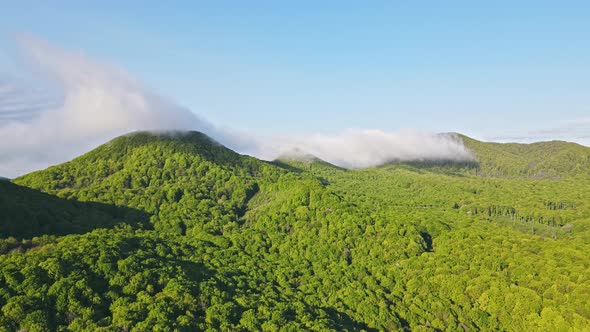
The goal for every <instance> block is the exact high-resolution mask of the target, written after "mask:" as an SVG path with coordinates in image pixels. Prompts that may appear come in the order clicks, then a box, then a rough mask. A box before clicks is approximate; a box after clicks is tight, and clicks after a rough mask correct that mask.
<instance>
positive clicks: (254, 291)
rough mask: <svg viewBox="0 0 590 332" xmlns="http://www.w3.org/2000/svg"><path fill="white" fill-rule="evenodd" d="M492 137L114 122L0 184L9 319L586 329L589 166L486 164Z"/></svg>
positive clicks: (44, 324)
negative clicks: (459, 146)
mask: <svg viewBox="0 0 590 332" xmlns="http://www.w3.org/2000/svg"><path fill="white" fill-rule="evenodd" d="M477 144H480V145H482V146H484V147H485V144H484V143H479V142H477ZM486 144H487V143H486ZM486 149H488V148H487V147H485V148H481V149H480V150H478V149H474V151H475V152H476V154H477V153H478V151H483V150H485V151H488V150H486ZM494 149H496V147H494ZM494 149H491V148H490V149H489V151H492V152H486V153H487V154H484V157H482V158H481V160H483V162H480V161H479V160H478V161H477V162H476V163H468V164H448V163H439V164H436V165H433V164H431V165H425V164H419V163H414V164H391V165H386V166H382V167H377V168H371V169H366V170H356V171H348V170H343V169H340V168H337V167H333V166H331V165H330V164H328V163H325V162H321V161H319V160H315V159H313V158H307V159H306V160H305V161H295V160H282V161H280V162H275V163H266V162H262V161H258V160H256V159H253V158H250V157H246V156H241V155H238V154H236V153H234V152H232V151H230V150H228V149H225V148H224V147H222V146H220V145H218V144H216V143H215V142H213V141H211V140H210V139H208V138H207V137H206V136H204V135H202V134H199V133H189V134H180V133H179V134H175V135H172V136H171V135H155V134H147V133H138V134H133V135H128V136H124V137H120V138H118V139H115V140H113V141H111V142H109V143H107V144H105V145H103V146H101V147H99V148H97V149H96V150H94V151H92V152H90V153H88V154H86V155H84V156H81V157H79V158H77V159H75V160H73V161H71V162H69V163H65V164H62V165H58V166H55V167H51V168H49V169H47V170H45V171H41V172H35V173H32V174H29V175H27V176H24V177H22V178H19V179H16V180H15V181H14V182H15V183H16V184H18V186H17V185H15V184H11V183H5V184H2V183H0V185H1V186H2V187H0V189H1V190H2V192H0V207H2V208H3V210H4V207H7V208H10V209H11V211H12V212H11V213H10V214H6V215H3V216H1V217H0V230H1V231H2V232H3V233H2V236H3V237H5V239H4V240H3V242H1V243H2V245H3V248H5V249H4V251H2V252H3V254H2V255H0V285H1V289H2V291H1V293H0V308H1V311H0V326H2V327H3V328H4V329H6V330H9V331H10V330H18V329H27V330H29V331H45V330H101V329H102V330H109V331H110V330H114V331H117V330H118V331H126V330H136V331H143V330H148V329H149V330H179V331H180V330H207V329H210V330H251V331H257V330H269V331H270V330H279V329H282V330H289V331H290V330H308V329H309V330H322V331H323V330H398V329H404V328H406V329H407V328H409V329H411V330H416V331H420V330H477V329H483V330H498V329H499V330H507V329H511V330H524V329H535V330H568V329H586V328H588V327H589V326H590V305H589V303H588V298H589V297H590V258H589V257H588V255H587V252H588V250H589V249H590V206H589V204H590V201H589V200H588V197H590V174H589V173H588V170H589V169H590V167H587V166H584V165H586V164H584V163H581V162H580V163H579V164H578V165H577V166H575V167H573V168H568V167H569V166H567V167H566V168H564V169H563V170H564V171H563V172H561V170H562V169H560V168H556V167H555V166H554V165H553V164H551V163H546V164H544V165H545V166H541V168H537V167H533V168H526V167H525V168H526V171H522V172H521V170H523V169H525V168H518V167H520V166H518V167H517V168H511V167H512V166H510V165H505V164H504V163H507V162H508V161H507V160H505V159H503V158H504V157H503V156H500V157H498V165H499V166H498V167H499V168H498V170H501V172H502V174H496V175H500V176H499V177H498V176H495V177H492V176H491V175H494V173H493V172H489V171H487V170H489V169H491V168H489V167H488V166H485V165H488V164H489V161H485V160H488V159H489V160H491V159H493V158H494V155H493V151H495V150H494ZM498 149H500V150H501V149H504V146H503V145H500V146H499V148H498ZM508 149H512V147H509V148H508ZM533 149H534V150H536V149H537V148H536V147H533ZM576 149H578V148H577V147H576ZM586 149H587V148H586ZM587 150H590V149H587ZM587 150H584V149H582V152H580V154H579V155H577V156H576V157H575V158H574V159H576V158H577V159H576V160H578V159H579V160H582V159H583V158H586V157H585V156H587V155H588V151H587ZM513 153H515V155H518V156H520V157H519V158H521V159H523V160H524V159H526V158H524V157H522V156H523V155H525V156H528V155H532V156H533V157H530V161H534V160H536V159H535V158H536V157H534V156H537V155H544V154H546V155H547V156H549V157H548V158H546V159H547V160H553V159H552V156H554V154H557V155H561V150H559V151H552V150H548V151H545V152H543V151H540V152H534V153H530V154H529V153H528V152H522V153H520V152H513ZM478 158H479V155H478ZM486 158H487V159H486ZM531 163H532V162H529V164H527V165H530V164H531ZM482 165H484V166H482ZM523 165H524V162H523ZM527 167H528V166H527ZM544 167H545V168H544ZM582 167H586V168H585V170H580V169H581V168H582ZM578 168H580V169H578ZM477 170H479V171H478V172H476V171H477ZM514 170H518V171H514ZM476 174H477V175H476ZM539 174H545V175H547V174H551V176H549V177H546V179H534V178H535V177H541V176H538V175H539ZM555 174H558V175H559V176H553V175H555ZM481 175H486V177H482V176H481ZM517 176H519V177H517ZM558 177H559V178H560V179H559V180H555V179H556V178H558ZM39 191H42V192H39ZM12 192H15V194H13V193H12ZM12 197H15V198H12ZM29 197H32V198H29ZM29 200H30V201H31V206H32V208H31V209H30V210H31V211H33V212H30V213H25V212H22V211H27V208H28V205H27V202H28V201H29ZM86 210H88V217H87V219H86V221H87V223H84V221H85V219H84V211H86ZM35 211H37V212H35ZM39 214H46V215H50V216H51V217H49V218H45V219H39V217H38V215H39ZM103 218H104V219H103ZM27 219H31V220H35V221H34V222H32V221H29V220H27ZM100 220H105V221H104V222H102V223H101V222H100ZM29 225H30V226H29ZM68 225H71V230H70V231H68V227H69V226H68ZM94 228H96V230H93V231H90V230H91V229H94ZM28 229H33V230H34V231H31V232H28V231H27V230H28ZM70 233H84V234H70ZM66 234H70V235H66ZM34 236H37V237H34Z"/></svg>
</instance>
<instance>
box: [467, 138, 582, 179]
mask: <svg viewBox="0 0 590 332" xmlns="http://www.w3.org/2000/svg"><path fill="white" fill-rule="evenodd" d="M459 137H460V139H461V140H462V141H463V143H464V144H465V146H466V147H467V148H468V149H469V150H471V151H472V152H473V153H474V155H475V157H476V161H477V164H478V165H477V174H478V175H484V176H500V177H528V178H539V179H544V178H561V177H564V176H569V175H579V174H581V175H590V147H586V146H583V145H579V144H576V143H570V142H563V141H551V142H537V143H530V144H521V143H489V142H481V141H477V140H475V139H472V138H469V137H467V136H465V135H459Z"/></svg>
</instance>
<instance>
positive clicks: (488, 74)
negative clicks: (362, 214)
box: [0, 2, 590, 176]
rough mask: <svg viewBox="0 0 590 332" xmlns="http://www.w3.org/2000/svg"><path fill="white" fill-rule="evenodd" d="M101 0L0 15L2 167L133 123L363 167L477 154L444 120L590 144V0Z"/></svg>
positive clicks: (50, 159)
mask: <svg viewBox="0 0 590 332" xmlns="http://www.w3.org/2000/svg"><path fill="white" fill-rule="evenodd" d="M94 6H96V8H87V7H84V6H80V5H79V4H76V3H75V2H61V3H58V4H54V5H52V6H49V5H46V4H42V3H41V4H36V5H35V6H33V8H31V6H27V5H26V4H22V3H18V4H17V3H13V4H10V5H8V6H7V10H6V11H4V13H3V14H0V15H2V18H3V19H2V20H0V33H2V34H4V35H5V36H7V37H8V38H5V40H2V41H0V175H5V176H15V175H18V174H23V173H26V172H29V171H32V170H35V169H40V168H44V167H47V166H49V165H51V164H55V163H59V162H63V161H66V160H69V159H71V158H73V157H75V156H77V155H79V154H81V153H84V152H86V151H88V150H89V149H90V148H92V147H94V146H96V145H98V144H100V143H103V142H104V141H106V140H108V139H111V138H113V137H115V136H117V135H121V134H125V133H127V132H129V131H134V130H161V129H165V130H177V129H180V130H200V131H203V132H205V133H207V134H209V135H211V136H212V137H214V138H216V139H217V140H219V141H220V142H222V143H223V144H225V145H227V146H228V147H230V148H232V149H235V150H237V151H239V152H242V153H246V154H251V155H254V156H257V157H259V158H263V159H273V158H276V157H277V156H279V155H281V154H285V153H289V152H291V151H295V150H303V151H304V152H305V153H312V154H314V155H317V156H318V157H320V158H322V159H325V160H327V161H330V162H333V163H335V164H337V165H340V166H344V167H351V168H357V167H367V166H373V165H377V164H379V163H383V162H385V161H387V160H392V159H400V160H414V159H436V158H443V159H458V160H465V159H469V158H470V154H469V152H468V151H466V150H465V148H464V147H463V146H462V145H461V144H459V143H457V141H454V140H449V139H440V137H439V136H436V135H434V134H435V133H439V132H461V133H464V134H467V135H470V136H474V137H475V138H479V139H487V140H495V141H520V142H532V141H542V140H553V139H559V140H568V141H574V142H577V143H580V144H584V145H590V118H589V117H588V114H590V112H589V106H588V105H590V103H589V101H590V97H589V96H588V95H587V93H586V91H587V89H588V87H590V75H588V74H590V70H589V68H588V66H585V65H584V63H583V62H584V61H583V60H584V59H587V58H588V55H590V48H589V47H588V46H587V45H586V44H585V43H583V42H582V41H583V40H584V38H585V34H584V31H589V30H590V23H589V22H588V21H587V20H585V19H584V18H585V17H588V16H587V15H586V14H588V13H589V9H590V7H589V6H587V5H585V4H584V3H574V2H571V3H561V4H560V5H559V6H557V5H549V4H545V3H539V2H530V3H528V2H523V3H521V4H520V5H519V6H515V5H512V4H509V3H504V4H501V3H498V4H494V5H490V4H486V5H484V4H473V3H468V2H453V3H452V4H449V5H447V6H442V5H440V4H438V5H434V4H431V5H430V6H429V7H426V8H425V7H420V6H417V5H409V4H405V5H401V4H396V5H393V4H388V3H381V2H371V3H367V4H365V5H364V6H360V5H356V6H353V5H351V4H339V3H336V2H334V3H329V2H328V3H324V4H322V5H321V7H318V6H317V5H314V4H312V3H300V4H298V5H297V6H295V7H293V8H285V7H284V6H277V5H275V4H272V3H263V2H261V3H258V4H256V5H253V6H249V7H240V5H237V4H229V3H215V4H213V3H207V2H203V3H199V4H190V5H189V4H181V3H176V4H173V5H167V6H166V8H160V7H158V6H157V5H155V4H153V5H151V6H143V7H141V8H137V7H136V6H132V5H131V4H126V5H121V4H117V3H115V2H112V3H111V2H105V3H101V4H100V5H98V4H96V5H94ZM136 17H139V18H140V19H137V18H136Z"/></svg>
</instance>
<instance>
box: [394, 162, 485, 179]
mask: <svg viewBox="0 0 590 332" xmlns="http://www.w3.org/2000/svg"><path fill="white" fill-rule="evenodd" d="M387 166H407V167H411V168H412V169H415V170H418V171H427V172H433V173H440V174H447V175H453V176H464V175H465V174H466V173H474V172H477V170H478V169H479V163H478V162H477V161H455V160H424V161H418V160H416V161H403V162H402V161H393V162H391V163H389V164H387V165H385V167H387Z"/></svg>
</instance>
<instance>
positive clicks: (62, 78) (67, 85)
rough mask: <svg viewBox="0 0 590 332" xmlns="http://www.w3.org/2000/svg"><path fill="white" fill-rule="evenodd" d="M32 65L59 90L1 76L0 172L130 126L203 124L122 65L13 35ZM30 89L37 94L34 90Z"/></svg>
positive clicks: (72, 150) (53, 157)
mask: <svg viewBox="0 0 590 332" xmlns="http://www.w3.org/2000/svg"><path fill="white" fill-rule="evenodd" d="M18 42H19V44H20V45H21V46H22V48H23V50H24V53H25V55H26V56H27V60H29V61H28V64H29V65H30V66H31V67H30V70H31V71H32V72H35V73H37V74H38V75H40V76H39V78H40V79H43V80H45V81H48V82H50V83H51V85H53V86H54V87H55V88H57V89H58V90H59V91H60V94H61V98H59V99H60V103H55V102H53V101H52V100H55V99H57V98H55V96H53V97H48V98H47V99H44V98H37V97H36V96H35V94H31V93H29V92H28V91H26V90H24V89H22V88H16V87H15V86H16V82H15V81H14V80H9V79H8V78H5V79H4V80H2V85H1V88H0V94H2V95H1V96H2V97H1V98H2V99H1V101H0V174H2V175H8V176H14V175H16V174H22V173H24V172H28V171H31V170H34V169H37V168H39V167H46V166H49V165H51V164H54V163H57V162H63V161H65V160H68V159H70V158H72V157H74V156H76V155H77V154H80V153H83V152H85V151H86V150H87V149H89V148H90V147H91V146H92V145H96V144H98V143H101V142H104V141H105V140H107V139H109V138H112V137H114V136H117V135H121V134H124V133H127V132H130V131H134V130H140V129H141V130H167V129H181V130H182V129H196V130H206V129H207V128H208V125H207V124H206V123H205V122H203V121H200V120H199V119H198V118H197V117H196V116H195V115H194V114H193V113H191V112H190V111H189V110H187V109H185V108H182V107H179V106H177V105H175V104H174V103H172V102H170V101H168V100H166V99H165V98H163V97H161V96H159V95H157V94H155V93H153V92H152V91H150V90H149V89H147V88H146V87H145V86H143V85H142V84H141V83H140V82H138V81H136V80H135V79H134V78H132V77H131V76H130V75H129V74H127V73H126V72H125V71H123V70H122V69H120V68H117V67H114V66H109V65H105V64H102V63H99V62H97V61H94V60H92V59H90V58H89V57H86V56H84V55H82V54H80V53H76V52H70V51H66V50H63V49H60V48H57V47H54V46H52V45H50V44H49V43H47V42H46V41H43V40H40V39H37V38H34V37H31V36H24V37H19V38H18ZM32 96H34V98H32Z"/></svg>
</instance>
